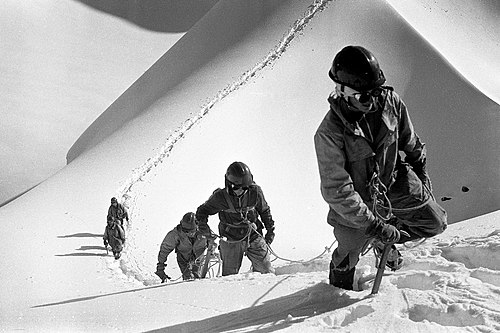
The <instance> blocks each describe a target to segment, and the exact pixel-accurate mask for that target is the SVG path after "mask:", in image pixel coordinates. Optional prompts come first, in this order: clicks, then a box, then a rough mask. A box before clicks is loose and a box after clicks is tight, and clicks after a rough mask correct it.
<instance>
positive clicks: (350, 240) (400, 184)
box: [331, 167, 447, 271]
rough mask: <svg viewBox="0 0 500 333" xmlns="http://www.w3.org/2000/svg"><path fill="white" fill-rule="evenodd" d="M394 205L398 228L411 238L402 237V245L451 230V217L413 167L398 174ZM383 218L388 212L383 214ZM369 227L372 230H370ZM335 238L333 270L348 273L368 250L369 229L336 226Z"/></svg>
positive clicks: (391, 193) (392, 190) (391, 194)
mask: <svg viewBox="0 0 500 333" xmlns="http://www.w3.org/2000/svg"><path fill="white" fill-rule="evenodd" d="M387 197H388V199H389V200H390V202H391V204H392V211H391V213H392V214H393V215H394V216H395V217H396V218H397V224H396V226H397V227H398V229H400V230H404V231H406V232H407V233H408V234H409V235H410V237H404V236H402V237H401V239H400V240H399V242H398V243H404V242H407V241H412V240H416V239H421V238H429V237H433V236H436V235H439V234H440V233H442V232H443V231H444V230H446V227H447V214H446V212H445V210H444V209H443V208H442V207H441V206H440V205H439V204H438V203H437V202H436V201H435V200H434V197H433V196H432V193H431V191H430V189H429V188H427V187H426V186H424V185H422V182H421V181H420V179H418V177H417V176H416V175H415V173H414V172H413V171H412V170H411V169H410V168H409V167H402V168H401V169H400V170H399V171H398V175H397V177H396V181H395V183H394V184H392V186H391V188H390V189H389V191H388V193H387ZM379 213H381V214H382V215H383V214H385V213H388V212H387V211H383V209H381V211H379ZM367 227H368V226H367ZM333 234H334V235H335V238H336V239H337V242H338V246H337V248H336V249H335V250H334V251H333V254H332V266H331V267H332V268H333V269H334V270H338V271H348V270H350V269H352V268H354V267H355V266H356V264H357V263H358V261H359V256H360V254H361V251H362V250H363V248H364V246H365V245H366V244H367V242H368V241H369V240H370V238H369V237H368V236H366V235H365V229H364V228H362V229H355V228H351V227H347V226H344V225H340V224H338V223H337V224H336V225H335V226H334V229H333Z"/></svg>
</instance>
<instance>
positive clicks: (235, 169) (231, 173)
mask: <svg viewBox="0 0 500 333" xmlns="http://www.w3.org/2000/svg"><path fill="white" fill-rule="evenodd" d="M229 178H231V179H229ZM231 180H233V181H234V180H238V184H241V185H242V186H243V187H249V186H250V185H252V184H253V175H252V173H251V172H250V168H249V167H248V165H246V164H245V163H243V162H233V163H231V165H230V166H229V167H228V168H227V171H226V186H227V185H228V184H227V182H228V181H231Z"/></svg>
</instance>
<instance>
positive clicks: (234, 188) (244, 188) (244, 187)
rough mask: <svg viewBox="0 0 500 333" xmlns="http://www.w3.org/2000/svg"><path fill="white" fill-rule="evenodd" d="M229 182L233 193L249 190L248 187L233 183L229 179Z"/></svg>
mask: <svg viewBox="0 0 500 333" xmlns="http://www.w3.org/2000/svg"><path fill="white" fill-rule="evenodd" d="M227 182H228V183H229V186H230V187H231V190H233V191H235V190H244V191H246V190H248V186H244V185H243V184H236V183H233V182H232V181H230V180H229V179H228V180H227Z"/></svg>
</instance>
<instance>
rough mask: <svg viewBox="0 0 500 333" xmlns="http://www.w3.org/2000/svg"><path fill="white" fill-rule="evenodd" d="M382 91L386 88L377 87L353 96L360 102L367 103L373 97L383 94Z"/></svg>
mask: <svg viewBox="0 0 500 333" xmlns="http://www.w3.org/2000/svg"><path fill="white" fill-rule="evenodd" d="M382 91H384V89H382V88H375V89H372V90H369V91H364V92H356V93H353V94H351V96H352V97H354V98H355V99H357V100H358V101H359V102H360V103H366V102H369V101H370V99H371V98H372V97H379V96H380V95H382Z"/></svg>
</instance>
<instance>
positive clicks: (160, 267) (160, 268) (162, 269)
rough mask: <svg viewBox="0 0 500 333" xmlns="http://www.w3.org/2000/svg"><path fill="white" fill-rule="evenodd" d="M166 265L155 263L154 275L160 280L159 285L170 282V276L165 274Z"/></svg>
mask: <svg viewBox="0 0 500 333" xmlns="http://www.w3.org/2000/svg"><path fill="white" fill-rule="evenodd" d="M166 266H167V265H165V264H162V263H160V262H159V263H157V264H156V272H155V274H156V275H158V277H159V278H160V279H161V283H164V282H165V280H167V279H168V280H170V276H168V275H167V274H165V267H166Z"/></svg>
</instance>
